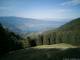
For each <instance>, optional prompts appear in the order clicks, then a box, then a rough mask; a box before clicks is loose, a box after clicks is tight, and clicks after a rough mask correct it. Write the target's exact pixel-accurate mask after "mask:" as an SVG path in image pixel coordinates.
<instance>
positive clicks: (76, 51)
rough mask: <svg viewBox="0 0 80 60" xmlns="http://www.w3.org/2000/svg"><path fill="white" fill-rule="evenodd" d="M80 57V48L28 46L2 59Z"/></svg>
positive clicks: (30, 59)
mask: <svg viewBox="0 0 80 60" xmlns="http://www.w3.org/2000/svg"><path fill="white" fill-rule="evenodd" d="M79 58H80V48H70V49H66V50H60V49H36V48H27V49H22V50H16V51H14V52H10V53H7V54H5V55H4V56H3V57H2V58H1V59H0V60H66V59H76V60H77V59H79Z"/></svg>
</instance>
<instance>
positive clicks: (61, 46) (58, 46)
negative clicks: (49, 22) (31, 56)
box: [33, 43, 77, 49]
mask: <svg viewBox="0 0 80 60" xmlns="http://www.w3.org/2000/svg"><path fill="white" fill-rule="evenodd" d="M76 47H77V46H73V45H70V44H66V43H60V44H53V45H41V46H36V47H33V48H36V49H50V48H56V49H69V48H76Z"/></svg>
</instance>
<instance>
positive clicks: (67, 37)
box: [23, 18, 80, 47]
mask: <svg viewBox="0 0 80 60" xmlns="http://www.w3.org/2000/svg"><path fill="white" fill-rule="evenodd" d="M30 41H31V42H30ZM32 41H34V42H32ZM27 42H29V44H26V43H27ZM58 43H69V44H73V45H79V44H80V18H77V19H74V20H72V21H70V22H68V23H66V24H64V25H63V26H61V27H59V28H58V29H55V30H50V31H47V32H44V33H42V34H39V35H35V34H32V35H31V36H28V37H27V38H26V39H25V40H24V44H23V45H24V46H25V47H26V46H28V45H31V44H35V45H51V44H58ZM31 46H32V45H31Z"/></svg>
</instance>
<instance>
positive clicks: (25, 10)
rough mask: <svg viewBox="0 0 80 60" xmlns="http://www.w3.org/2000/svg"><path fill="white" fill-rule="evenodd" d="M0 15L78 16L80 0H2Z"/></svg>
mask: <svg viewBox="0 0 80 60" xmlns="http://www.w3.org/2000/svg"><path fill="white" fill-rule="evenodd" d="M0 16H18V17H25V18H36V19H47V18H51V19H66V18H77V17H80V0H0Z"/></svg>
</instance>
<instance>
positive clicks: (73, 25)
mask: <svg viewBox="0 0 80 60" xmlns="http://www.w3.org/2000/svg"><path fill="white" fill-rule="evenodd" d="M59 30H64V31H68V30H80V18H77V19H73V20H72V21H71V22H68V23H66V24H64V25H63V26H61V27H60V28H59Z"/></svg>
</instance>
